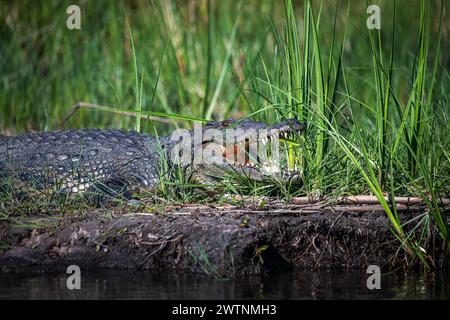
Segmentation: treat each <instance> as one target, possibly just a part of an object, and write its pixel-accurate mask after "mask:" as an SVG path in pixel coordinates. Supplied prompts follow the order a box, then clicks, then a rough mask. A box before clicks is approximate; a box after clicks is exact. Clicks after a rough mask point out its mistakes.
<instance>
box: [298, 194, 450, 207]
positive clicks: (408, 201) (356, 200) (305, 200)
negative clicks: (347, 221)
mask: <svg viewBox="0 0 450 320" xmlns="http://www.w3.org/2000/svg"><path fill="white" fill-rule="evenodd" d="M384 199H385V200H386V201H387V202H390V199H389V197H384ZM321 201H330V202H333V203H339V204H380V201H379V200H378V198H377V197H376V196H365V195H363V196H346V197H337V198H333V197H324V198H319V199H311V198H309V197H295V198H292V203H293V204H310V203H317V202H321ZM394 201H395V203H398V204H404V205H407V206H410V205H421V204H424V202H423V199H422V198H419V197H394ZM439 203H440V204H442V205H448V204H449V203H450V199H447V198H444V199H440V201H439Z"/></svg>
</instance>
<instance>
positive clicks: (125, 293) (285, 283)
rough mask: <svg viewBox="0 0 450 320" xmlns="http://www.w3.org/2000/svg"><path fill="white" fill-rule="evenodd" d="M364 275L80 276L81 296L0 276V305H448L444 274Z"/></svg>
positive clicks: (448, 280)
mask: <svg viewBox="0 0 450 320" xmlns="http://www.w3.org/2000/svg"><path fill="white" fill-rule="evenodd" d="M367 276H368V275H367V274H366V273H365V272H354V271H352V272H312V273H311V272H304V271H303V272H302V271H297V272H291V273H285V274H279V275H278V274H277V275H264V276H261V277H238V278H237V279H233V280H226V279H219V280H213V279H207V278H198V277H192V276H176V275H175V276H174V275H170V276H164V275H151V274H143V273H142V274H136V273H135V272H117V271H115V272H109V271H108V272H101V273H83V274H82V281H81V286H82V288H81V290H72V291H71V290H68V289H67V287H66V279H67V278H66V275H65V274H59V275H51V276H49V275H38V276H36V275H33V276H24V275H10V274H2V275H0V299H14V298H19V299H164V300H165V299H450V277H449V274H448V273H444V272H440V273H429V274H406V273H399V272H397V273H392V274H384V275H382V278H381V289H380V290H369V289H367V287H366V280H367Z"/></svg>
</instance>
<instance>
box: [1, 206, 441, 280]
mask: <svg viewBox="0 0 450 320" xmlns="http://www.w3.org/2000/svg"><path fill="white" fill-rule="evenodd" d="M421 212H422V213H423V210H421V209H420V208H416V209H411V210H405V211H402V212H401V213H400V214H401V219H402V220H403V221H407V220H410V219H412V218H414V217H415V216H417V215H418V214H420V213H421ZM26 220H27V221H23V220H22V222H24V223H28V224H29V223H31V222H32V223H33V224H34V225H35V226H33V227H32V228H30V226H28V227H24V226H21V225H17V224H11V223H7V222H2V223H1V225H0V242H1V243H2V244H3V247H2V249H0V250H1V251H0V268H1V270H2V272H9V271H12V272H22V271H24V272H53V271H58V272H61V271H64V270H65V269H66V268H67V266H68V265H71V264H76V265H78V266H80V267H81V268H82V269H85V270H86V269H101V268H106V269H133V270H141V271H146V270H151V271H152V272H163V273H168V272H193V273H200V274H209V275H211V276H229V275H232V274H233V273H239V274H242V273H244V274H257V273H260V272H263V271H268V272H279V271H284V270H289V269H290V268H293V267H303V268H317V269H331V268H333V269H335V268H343V269H364V270H365V268H367V266H368V265H371V264H376V265H379V266H381V267H384V268H387V267H393V266H396V265H400V264H402V263H404V261H405V260H404V259H405V255H404V252H403V250H398V248H399V242H398V240H396V239H395V237H394V236H393V235H392V234H391V233H390V232H389V230H388V228H387V227H388V226H390V223H389V220H388V219H387V218H386V216H385V214H384V212H383V211H381V210H379V208H377V207H374V210H368V209H367V207H364V208H362V209H361V210H346V207H345V206H340V207H333V208H318V207H315V206H311V205H281V206H280V205H279V204H278V205H265V206H264V207H263V208H259V207H258V206H246V207H235V206H231V205H224V206H189V205H185V206H175V207H170V208H166V209H165V210H164V212H161V213H158V214H151V213H132V214H120V213H117V212H116V213H113V212H110V211H107V210H100V211H92V212H90V213H89V214H87V215H85V216H84V217H75V216H73V215H69V216H65V217H64V218H54V217H53V218H50V217H46V218H42V217H29V218H27V219H26ZM431 240H432V241H431V242H430V243H432V242H433V241H434V243H435V248H434V250H436V251H439V250H440V249H439V248H442V246H440V245H436V244H437V243H438V242H439V241H437V237H434V236H433V235H432V236H431ZM437 255H439V252H437ZM441 257H442V259H444V257H443V255H442V254H441Z"/></svg>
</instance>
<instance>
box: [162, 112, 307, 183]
mask: <svg viewBox="0 0 450 320" xmlns="http://www.w3.org/2000/svg"><path fill="white" fill-rule="evenodd" d="M304 127H305V125H304V123H302V122H300V121H298V120H296V119H288V120H285V121H282V122H278V123H275V124H267V123H264V122H257V121H252V120H249V119H245V120H241V121H238V120H233V119H227V120H223V121H213V122H209V123H207V124H205V125H204V126H202V127H200V126H197V127H194V129H193V130H190V131H187V130H185V131H181V132H177V133H175V136H174V135H172V137H171V146H172V148H171V152H170V157H171V162H172V163H178V164H180V163H181V164H182V165H183V166H184V167H185V168H189V169H191V172H192V173H193V174H192V176H193V177H194V180H195V181H197V182H213V181H215V180H217V179H220V177H223V176H224V175H225V174H238V175H240V176H245V177H248V178H251V179H255V180H263V179H265V178H270V177H272V178H276V179H279V180H282V181H288V180H289V181H290V180H292V179H295V180H297V179H299V178H300V172H298V171H297V170H296V168H295V167H290V166H288V162H287V157H286V155H287V150H286V149H287V146H288V144H286V143H285V142H284V141H285V140H289V139H294V138H295V137H296V136H297V135H299V134H300V133H301V132H302V131H303V129H304Z"/></svg>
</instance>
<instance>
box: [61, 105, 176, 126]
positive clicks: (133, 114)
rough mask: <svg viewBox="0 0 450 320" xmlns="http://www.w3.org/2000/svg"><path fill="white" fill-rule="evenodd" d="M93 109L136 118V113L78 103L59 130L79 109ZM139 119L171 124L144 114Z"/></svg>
mask: <svg viewBox="0 0 450 320" xmlns="http://www.w3.org/2000/svg"><path fill="white" fill-rule="evenodd" d="M82 108H84V109H94V110H102V111H108V112H113V113H119V114H122V115H126V116H130V117H136V116H137V115H136V112H133V111H116V110H113V109H112V108H111V107H108V106H101V105H98V104H92V103H87V102H78V103H77V104H75V105H74V106H72V107H71V108H70V110H69V112H68V113H67V115H66V116H65V117H64V118H63V119H62V121H61V122H60V124H59V127H60V128H61V129H63V128H64V125H65V124H66V122H67V121H68V120H69V119H70V118H71V117H72V116H73V115H74V114H75V112H77V111H78V110H79V109H82ZM139 116H140V117H141V118H143V119H150V120H153V121H158V122H162V123H171V120H169V119H165V118H162V117H155V116H149V115H145V114H140V115H139Z"/></svg>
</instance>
